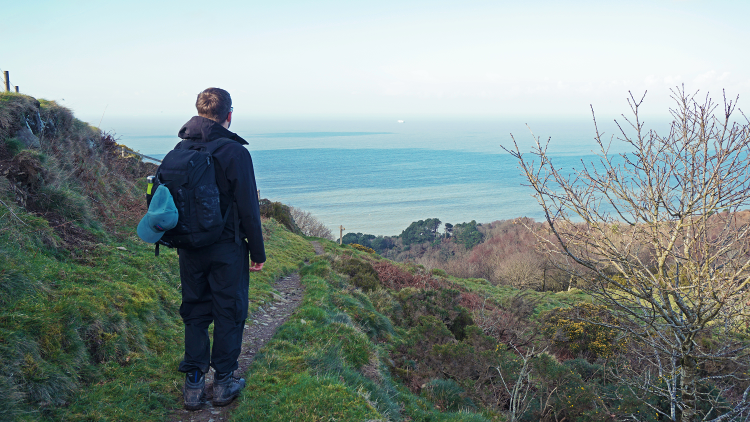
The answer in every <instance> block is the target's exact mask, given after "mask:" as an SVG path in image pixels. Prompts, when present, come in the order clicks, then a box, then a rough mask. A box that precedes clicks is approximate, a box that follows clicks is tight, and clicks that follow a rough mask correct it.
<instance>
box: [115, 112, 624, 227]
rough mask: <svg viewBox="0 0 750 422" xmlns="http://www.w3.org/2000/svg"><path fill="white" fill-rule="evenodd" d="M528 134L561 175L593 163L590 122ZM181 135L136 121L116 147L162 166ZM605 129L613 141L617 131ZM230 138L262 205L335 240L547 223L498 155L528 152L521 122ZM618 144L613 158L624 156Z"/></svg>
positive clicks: (345, 125)
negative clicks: (432, 225)
mask: <svg viewBox="0 0 750 422" xmlns="http://www.w3.org/2000/svg"><path fill="white" fill-rule="evenodd" d="M185 120H187V119H185ZM529 126H531V128H532V129H533V130H534V131H535V135H537V136H540V137H541V138H542V140H546V139H547V138H550V137H551V138H552V139H551V143H550V148H549V153H550V155H551V156H552V157H553V159H554V160H555V164H556V165H557V166H560V167H562V168H571V169H572V168H575V167H578V168H580V163H581V160H583V161H584V162H590V161H592V160H594V159H595V158H596V156H595V155H594V152H593V151H594V150H595V149H596V148H597V145H596V143H595V141H594V126H593V124H592V123H591V122H590V121H588V122H586V121H570V120H567V121H553V122H551V123H547V124H537V125H536V126H534V125H532V124H529ZM178 129H179V127H176V128H158V129H156V130H155V129H153V128H149V129H148V132H147V133H144V130H141V129H139V127H138V125H137V122H136V121H134V122H133V123H132V124H131V125H128V126H126V127H125V130H123V131H121V132H119V133H118V134H119V136H120V141H119V142H120V143H122V144H124V145H127V146H128V147H130V148H132V149H134V150H136V151H139V152H141V153H143V154H145V155H149V156H152V157H154V158H161V157H163V156H164V155H165V154H166V153H167V152H168V151H169V150H171V149H172V148H173V147H174V145H176V143H177V142H179V139H178V138H177V136H176V133H177V131H178ZM600 129H603V128H602V125H601V124H600ZM606 129H608V130H607V131H605V132H607V133H606V135H605V136H606V137H607V138H606V139H609V136H610V135H611V133H613V132H614V130H613V129H616V127H613V126H612V125H608V126H607V127H606ZM230 130H236V131H237V133H238V134H239V135H240V136H242V137H243V138H244V139H246V140H247V141H248V142H249V144H250V145H248V149H249V150H250V153H251V155H252V157H253V165H254V168H255V176H256V180H257V183H258V189H259V190H260V195H261V197H262V198H268V199H270V200H272V201H278V202H282V203H284V204H287V205H290V206H294V207H297V208H300V209H302V210H305V211H308V212H310V213H311V214H313V215H314V216H315V217H316V218H318V219H319V220H320V221H322V222H323V223H324V224H325V225H326V226H327V227H329V228H330V229H331V231H332V232H333V233H334V235H335V236H338V233H339V226H343V227H344V228H345V231H344V233H349V232H352V233H357V232H361V233H369V234H374V235H386V236H395V235H398V234H400V233H401V231H402V230H403V229H405V228H406V227H407V226H408V225H409V224H410V223H411V222H413V221H417V220H423V219H426V218H439V219H440V221H442V222H443V223H451V224H454V225H455V224H458V223H462V222H468V221H471V220H475V221H477V222H478V223H490V222H492V221H497V220H508V219H513V218H517V217H530V218H533V219H535V220H537V221H539V220H541V219H543V218H544V214H543V212H542V209H541V207H540V206H539V205H538V203H537V202H536V200H535V199H534V198H533V196H532V194H533V192H532V190H531V188H529V187H528V186H526V185H525V179H524V178H523V177H522V176H521V174H520V170H519V169H518V163H517V161H516V160H515V159H514V158H513V157H512V156H511V155H510V154H508V153H507V152H505V151H504V150H503V149H502V148H501V146H500V145H501V144H502V145H504V146H506V147H510V146H512V139H511V137H510V133H511V132H512V133H513V136H514V137H515V139H516V141H518V142H519V145H520V147H521V149H522V151H530V150H531V148H532V146H533V137H532V135H531V134H530V133H529V129H528V128H527V127H526V126H525V125H524V124H523V123H522V122H521V121H504V120H503V121H449V122H446V121H437V122H436V121H409V120H405V121H404V122H403V123H399V122H397V121H396V120H391V121H330V120H320V121H318V120H312V121H311V120H304V121H288V122H284V121H280V120H276V121H269V122H260V123H258V124H256V125H254V126H253V127H251V128H248V127H238V128H235V127H232V128H230ZM170 132H171V133H174V135H171V134H169V133H170ZM620 144H621V143H619V144H618V143H614V144H613V147H612V148H611V149H610V152H611V153H616V152H620V151H619V150H618V147H619V148H622V146H621V145H620ZM622 151H624V149H623V150H622Z"/></svg>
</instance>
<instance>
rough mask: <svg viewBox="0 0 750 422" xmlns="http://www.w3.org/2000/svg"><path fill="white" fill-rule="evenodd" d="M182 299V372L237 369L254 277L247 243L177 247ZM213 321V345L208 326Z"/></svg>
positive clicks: (180, 368) (229, 370)
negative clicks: (183, 342)
mask: <svg viewBox="0 0 750 422" xmlns="http://www.w3.org/2000/svg"><path fill="white" fill-rule="evenodd" d="M179 255H180V279H181V281H182V305H181V306H180V315H181V316H182V321H183V323H184V324H185V357H184V359H183V361H182V362H181V363H180V367H179V370H180V371H181V372H190V371H194V370H196V369H200V370H201V371H202V372H208V367H209V365H210V366H212V367H213V368H214V370H216V372H231V371H234V370H235V369H237V367H238V365H237V358H238V357H239V355H240V350H241V348H242V332H243V330H244V327H245V319H246V318H247V306H248V303H247V301H248V288H249V283H250V273H249V265H250V256H249V253H248V249H247V244H246V243H245V242H244V241H243V242H240V244H239V245H238V244H236V243H234V242H230V243H216V244H213V245H209V246H206V247H203V248H199V249H192V250H185V249H180V250H179ZM212 322H213V323H214V335H213V337H214V338H213V347H212V348H211V350H210V358H209V338H208V326H209V325H211V323H212Z"/></svg>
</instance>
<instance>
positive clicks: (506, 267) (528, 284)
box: [494, 252, 543, 289]
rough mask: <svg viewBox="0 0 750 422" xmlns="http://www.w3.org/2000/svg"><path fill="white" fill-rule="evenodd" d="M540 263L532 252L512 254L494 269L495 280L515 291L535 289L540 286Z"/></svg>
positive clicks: (541, 275) (541, 274)
mask: <svg viewBox="0 0 750 422" xmlns="http://www.w3.org/2000/svg"><path fill="white" fill-rule="evenodd" d="M540 262H542V260H541V259H539V257H537V256H536V255H534V254H533V253H532V252H522V253H517V254H513V255H511V256H509V257H507V258H506V259H504V260H503V261H502V262H500V263H499V264H498V266H497V267H496V268H495V271H494V273H495V274H494V275H495V279H496V280H498V281H499V282H500V283H502V284H507V285H510V286H513V287H515V288H517V289H536V288H539V287H541V285H542V281H543V280H542V277H543V273H542V268H541V266H540Z"/></svg>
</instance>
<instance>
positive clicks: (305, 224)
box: [289, 207, 333, 240]
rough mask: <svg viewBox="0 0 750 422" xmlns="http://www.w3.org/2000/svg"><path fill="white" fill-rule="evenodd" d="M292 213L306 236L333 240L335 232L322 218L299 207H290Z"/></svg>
mask: <svg viewBox="0 0 750 422" xmlns="http://www.w3.org/2000/svg"><path fill="white" fill-rule="evenodd" d="M289 208H290V211H291V213H292V218H293V219H294V222H295V223H296V224H297V227H299V228H300V230H302V234H304V235H305V236H314V237H322V238H324V239H328V240H333V234H332V233H331V229H329V228H328V227H326V226H325V224H323V223H322V222H320V220H318V219H317V218H315V217H314V216H313V215H312V214H310V213H309V212H307V211H302V210H301V209H299V208H295V207H289Z"/></svg>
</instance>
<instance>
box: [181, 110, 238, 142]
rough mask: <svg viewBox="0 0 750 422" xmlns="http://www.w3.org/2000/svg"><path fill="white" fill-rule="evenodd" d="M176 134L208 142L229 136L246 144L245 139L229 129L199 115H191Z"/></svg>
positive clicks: (183, 137)
mask: <svg viewBox="0 0 750 422" xmlns="http://www.w3.org/2000/svg"><path fill="white" fill-rule="evenodd" d="M177 136H179V137H180V138H182V139H189V140H191V141H197V142H210V141H213V140H216V139H219V138H229V139H232V140H234V141H237V142H239V143H240V144H241V145H247V141H246V140H244V139H242V138H241V137H240V136H239V135H237V134H236V133H234V132H231V131H229V129H227V128H225V127H224V126H222V125H220V124H218V123H216V122H215V121H213V120H211V119H207V118H205V117H201V116H193V118H191V119H190V120H188V122H187V123H185V124H184V125H182V127H181V128H180V131H179V132H178V133H177Z"/></svg>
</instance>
